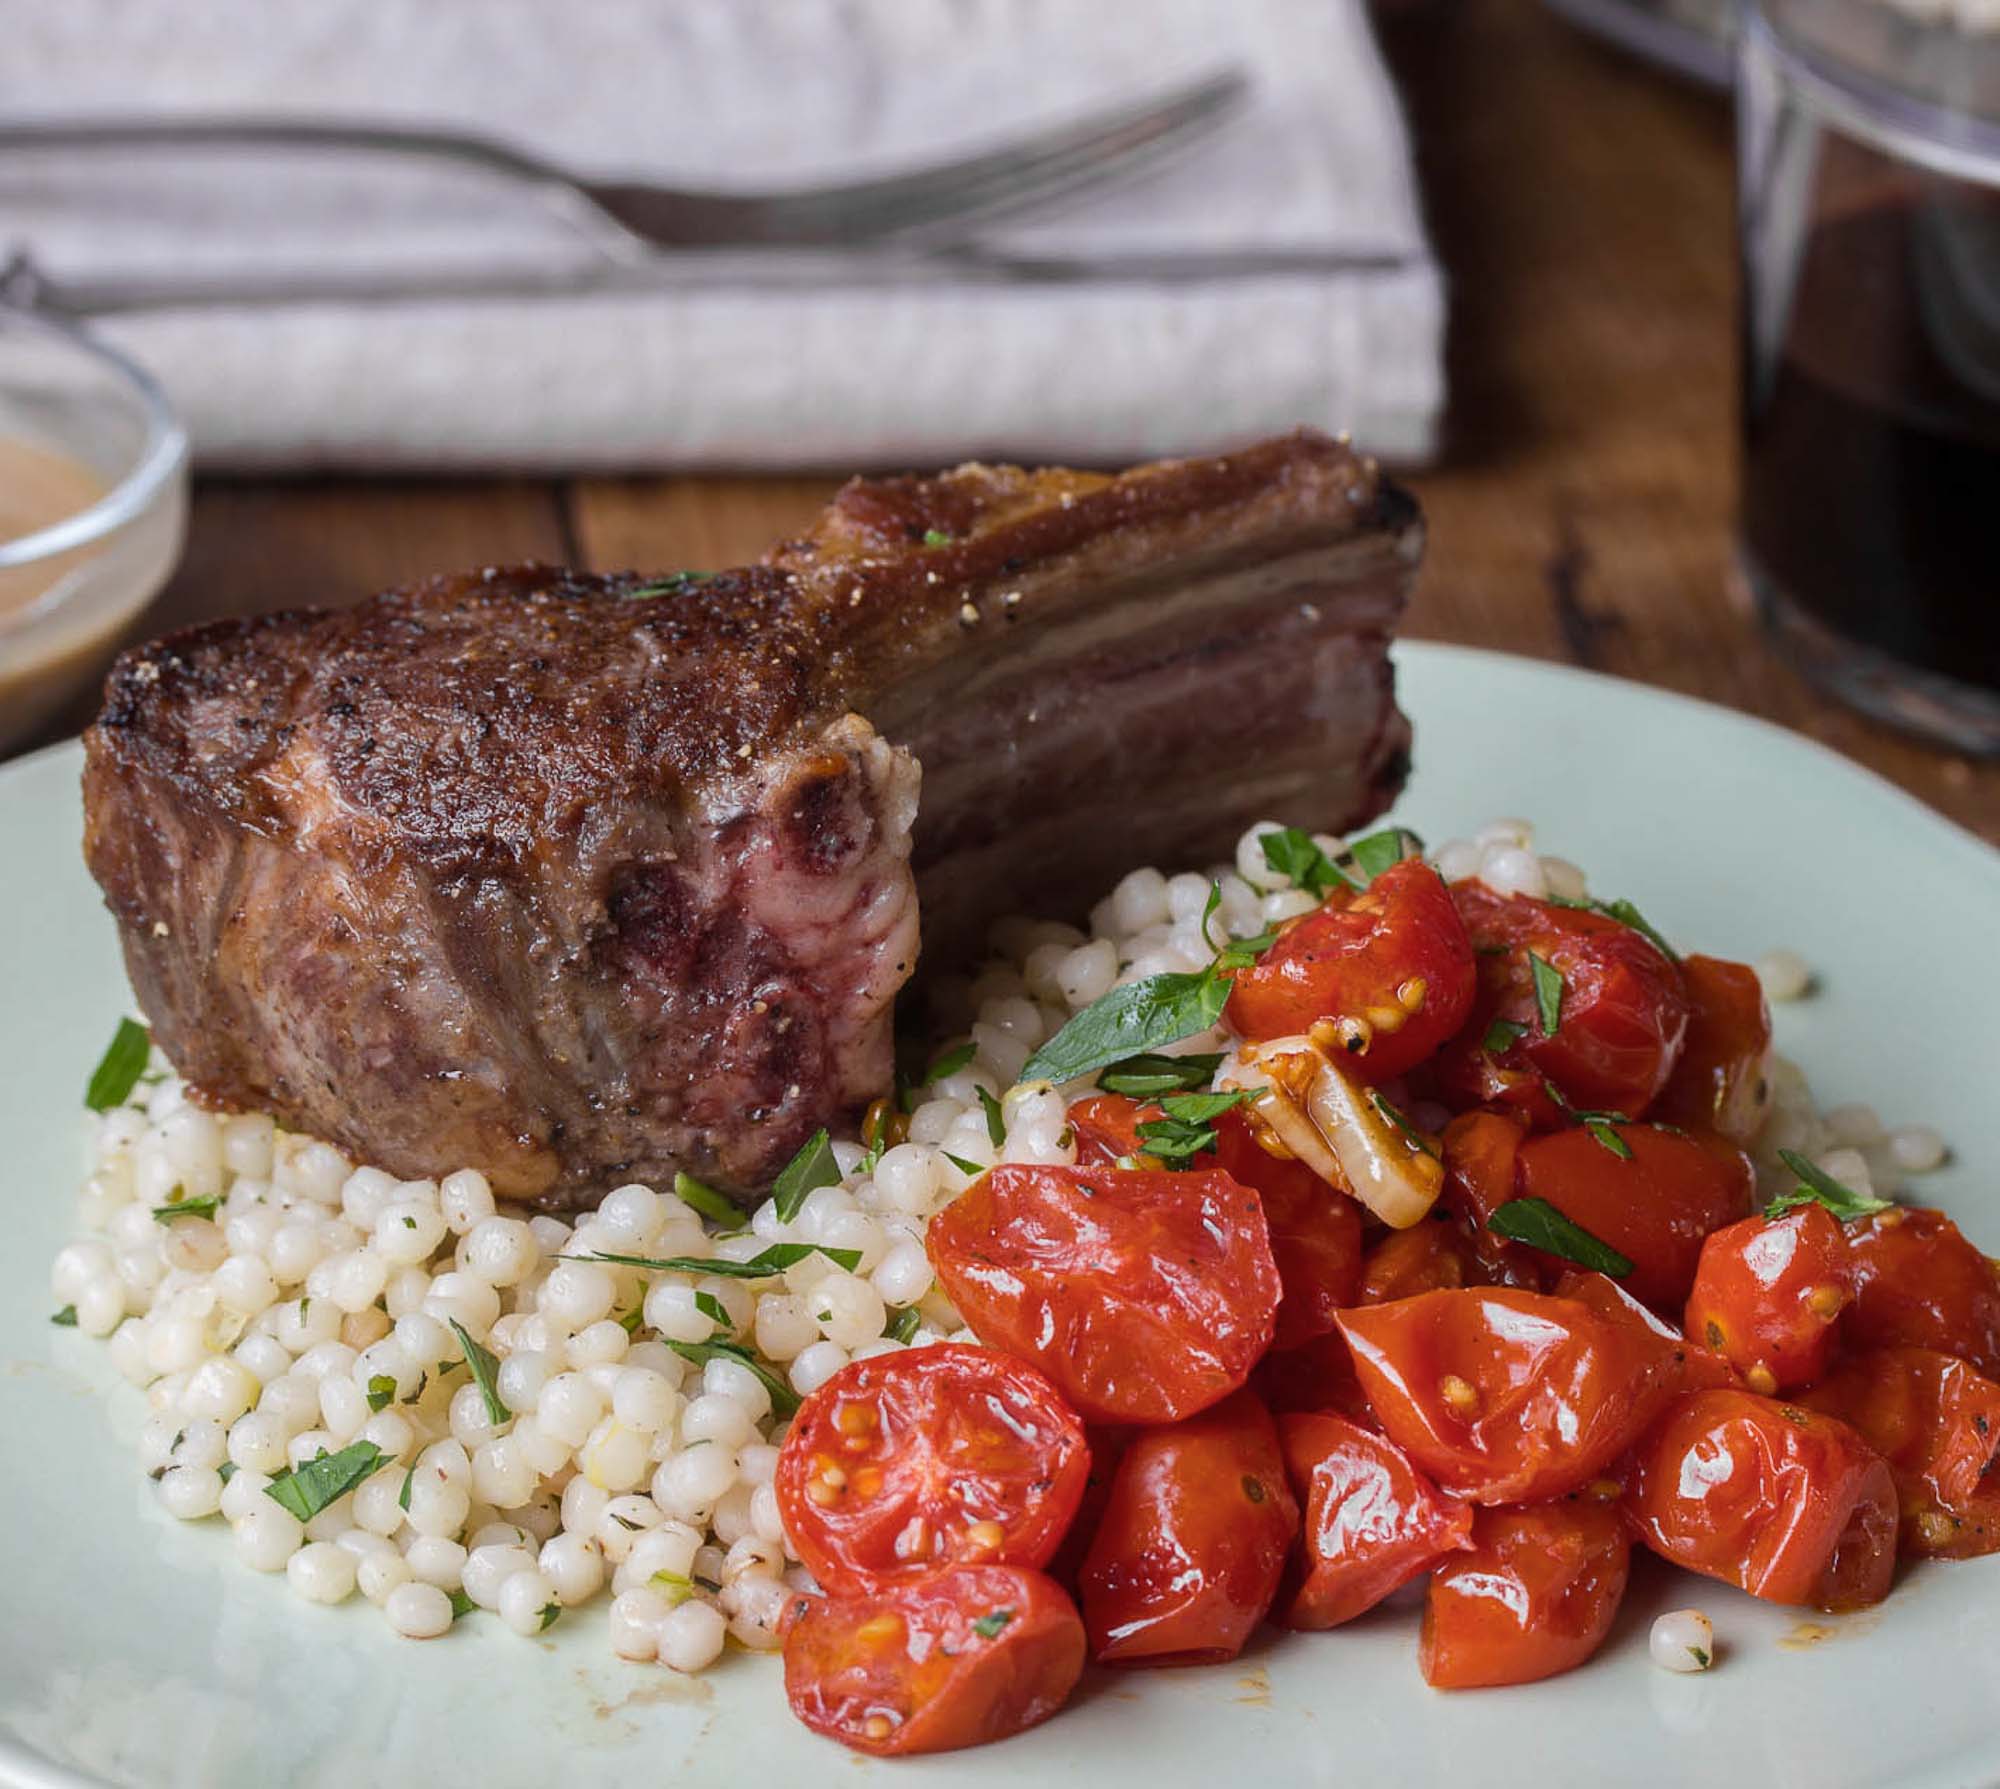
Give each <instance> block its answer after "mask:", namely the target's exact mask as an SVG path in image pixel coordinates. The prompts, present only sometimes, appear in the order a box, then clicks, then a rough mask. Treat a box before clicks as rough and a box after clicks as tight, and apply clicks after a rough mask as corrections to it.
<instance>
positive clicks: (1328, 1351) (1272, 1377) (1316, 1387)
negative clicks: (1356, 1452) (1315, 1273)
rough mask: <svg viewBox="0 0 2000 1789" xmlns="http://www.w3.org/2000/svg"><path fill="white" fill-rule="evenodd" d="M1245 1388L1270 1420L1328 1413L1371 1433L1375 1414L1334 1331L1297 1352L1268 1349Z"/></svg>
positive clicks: (1342, 1341) (1342, 1340)
mask: <svg viewBox="0 0 2000 1789" xmlns="http://www.w3.org/2000/svg"><path fill="white" fill-rule="evenodd" d="M1250 1386H1251V1389H1252V1390H1253V1391H1255V1392H1256V1393H1257V1395H1258V1396H1259V1397H1261V1398H1262V1399H1263V1400H1264V1402H1265V1404H1266V1405H1267V1406H1268V1407H1269V1408H1270V1410H1271V1411H1272V1413H1273V1414H1276V1413H1278V1412H1281V1411H1286V1410H1330V1411H1332V1412H1333V1413H1334V1414H1335V1415H1336V1416H1344V1417H1346V1418H1347V1419H1348V1421H1349V1422H1356V1423H1359V1424H1361V1425H1362V1427H1363V1428H1370V1429H1372V1428H1373V1427H1375V1413H1374V1411H1372V1410H1371V1409H1369V1407H1368V1399H1367V1398H1366V1397H1365V1396H1364V1395H1363V1393H1362V1390H1361V1381H1360V1380H1359V1379H1357V1378H1356V1377H1355V1376H1354V1356H1353V1355H1352V1354H1350V1353H1349V1352H1348V1349H1347V1338H1346V1337H1344V1336H1343V1335H1342V1334H1341V1333H1340V1332H1339V1330H1337V1329H1336V1330H1335V1331H1334V1332H1333V1333H1332V1334H1331V1335H1323V1336H1315V1337H1314V1338H1313V1339H1312V1340H1311V1341H1310V1342H1306V1343H1303V1344H1302V1345H1301V1346H1299V1347H1297V1348H1273V1349H1272V1350H1271V1352H1270V1353H1269V1354H1267V1355H1265V1356H1264V1358H1263V1359H1262V1360H1260V1361H1259V1362H1258V1363H1257V1370H1256V1372H1255V1373H1253V1374H1252V1375H1251V1376H1250Z"/></svg>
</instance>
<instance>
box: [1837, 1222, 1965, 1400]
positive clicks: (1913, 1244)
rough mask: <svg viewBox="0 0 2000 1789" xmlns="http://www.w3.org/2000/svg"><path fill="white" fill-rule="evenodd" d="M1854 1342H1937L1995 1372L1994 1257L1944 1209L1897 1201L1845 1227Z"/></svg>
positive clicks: (1849, 1316) (1877, 1345)
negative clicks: (1894, 1206)
mask: <svg viewBox="0 0 2000 1789" xmlns="http://www.w3.org/2000/svg"><path fill="white" fill-rule="evenodd" d="M1847 1250H1848V1256H1849V1259H1850V1260H1852V1262H1853V1263H1854V1303H1853V1304H1852V1305H1851V1306H1850V1307H1849V1309H1848V1312H1847V1319H1846V1322H1845V1324H1844V1325H1843V1327H1844V1328H1845V1329H1846V1331H1847V1337H1848V1340H1849V1341H1850V1342H1852V1343H1853V1344H1854V1346H1856V1347H1857V1348H1900V1347H1909V1348H1935V1349H1936V1350H1937V1351H1938V1352H1939V1353H1940V1354H1956V1355H1957V1356H1958V1357H1959V1359H1961V1360H1969V1361H1971V1362H1972V1364H1973V1365H1974V1366H1975V1367H1977V1368H1978V1369H1979V1370H1980V1371H1981V1372H1982V1373H1985V1374H1987V1375H1989V1376H1991V1377H1996V1378H2000V1284H1996V1282H1995V1279H1994V1272H1993V1264H1992V1262H1990V1261H1988V1260H1987V1259H1986V1257H1985V1256H1984V1255H1982V1254H1981V1253H1980V1252H1979V1251H1978V1250H1977V1249H1976V1248H1974V1247H1973V1246H1972V1244H1971V1243H1969V1242H1967V1241H1966V1240H1965V1238H1964V1236H1962V1235H1961V1234H1960V1233H1959V1228H1958V1226H1957V1225H1956V1224H1954V1223H1953V1222H1952V1221H1951V1219H1950V1218H1948V1217H1946V1216H1945V1215H1944V1213H1943V1212H1941V1211H1928V1210H1921V1209H1910V1208H1904V1207H1898V1208H1897V1209H1895V1210H1893V1211H1884V1212H1878V1213H1877V1214H1876V1215H1875V1216H1874V1217H1870V1218H1862V1219H1861V1220H1860V1221H1859V1222H1857V1223H1853V1224H1850V1225H1848V1227H1847Z"/></svg>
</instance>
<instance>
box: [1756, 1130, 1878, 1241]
mask: <svg viewBox="0 0 2000 1789" xmlns="http://www.w3.org/2000/svg"><path fill="white" fill-rule="evenodd" d="M1778 1159H1779V1160H1780V1161H1781V1162H1783V1163H1784V1164H1785V1166H1786V1167H1788V1168H1789V1169H1791V1171H1792V1172H1793V1173H1794V1174H1796V1175H1797V1176H1798V1177H1799V1184H1798V1185H1797V1186H1795V1187H1794V1188H1792V1190H1791V1191H1790V1192H1788V1193H1780V1194H1779V1195H1778V1196H1777V1197H1776V1198H1775V1199H1773V1200H1772V1201H1771V1203H1770V1204H1768V1205H1767V1206H1765V1207H1764V1215H1765V1216H1766V1217H1767V1218H1776V1217H1783V1216H1784V1215H1785V1213H1786V1212H1788V1211H1795V1210H1797V1209H1798V1207H1799V1206H1801V1205H1824V1206H1825V1207H1826V1209H1827V1210H1828V1211H1830V1212H1832V1213H1833V1215H1834V1216H1835V1217H1837V1218H1839V1219H1840V1221H1841V1222H1842V1223H1844V1224H1846V1223H1852V1222H1853V1221H1854V1220H1855V1219H1856V1218H1865V1217H1873V1216H1874V1215H1875V1213H1876V1212H1878V1211H1887V1210H1888V1209H1889V1208H1890V1206H1892V1205H1893V1204H1894V1203H1895V1201H1894V1200H1893V1199H1878V1198H1876V1197H1875V1196H1874V1194H1872V1193H1857V1192H1856V1191H1855V1190H1854V1189H1853V1188H1852V1187H1851V1186H1844V1185H1842V1183H1841V1182H1839V1181H1838V1180H1835V1179H1834V1177H1833V1176H1832V1175H1831V1174H1829V1173H1828V1172H1827V1171H1826V1170H1825V1169H1824V1168H1822V1167H1820V1166H1818V1165H1817V1164H1816V1163H1814V1162H1809V1161H1807V1160H1806V1158H1805V1157H1804V1156H1802V1155H1800V1154H1798V1153H1797V1151H1795V1150H1790V1149H1781V1150H1779V1151H1778Z"/></svg>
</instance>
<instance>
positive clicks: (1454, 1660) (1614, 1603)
mask: <svg viewBox="0 0 2000 1789" xmlns="http://www.w3.org/2000/svg"><path fill="white" fill-rule="evenodd" d="M1631 1556H1632V1548H1631V1543H1630V1541H1628V1540H1627V1538H1626V1535H1625V1529H1624V1525H1623V1524H1622V1523H1621V1522H1620V1521H1619V1519H1618V1512H1617V1510H1616V1509H1615V1508H1613V1507H1611V1506H1610V1505H1608V1504H1603V1503H1595V1502H1590V1501H1588V1500H1584V1499H1580V1498H1569V1499H1565V1500H1564V1501H1563V1502H1561V1503H1538V1504H1532V1505H1529V1506H1528V1507H1526V1508H1519V1509H1482V1510H1481V1511H1480V1512H1479V1514H1478V1515H1477V1516H1476V1517H1474V1518H1473V1524H1472V1548H1471V1551H1469V1552H1465V1553H1454V1554H1452V1555H1451V1557H1450V1558H1448V1559H1447V1560H1446V1561H1445V1562H1444V1563H1443V1564H1442V1565H1441V1566H1439V1567H1438V1569H1437V1572H1436V1573H1435V1575H1434V1576H1433V1577H1432V1578H1431V1585H1430V1593H1429V1595H1428V1596H1427V1597H1426V1598H1425V1600H1424V1625H1423V1632H1422V1636H1421V1637H1420V1639H1419V1640H1418V1643H1417V1662H1418V1664H1419V1665H1420V1666H1422V1668H1423V1673H1424V1681H1425V1682H1426V1683H1428V1684H1429V1685H1430V1686H1431V1687H1432V1688H1433V1689H1439V1690H1471V1689H1481V1688H1485V1687H1488V1686H1491V1685H1496V1684H1507V1683H1534V1682H1536V1681H1538V1680H1539V1679H1541V1678H1544V1677H1554V1676H1555V1675H1556V1674H1557V1673H1558V1672H1562V1671H1573V1670H1575V1668H1576V1667H1577V1666H1578V1665H1580V1664H1582V1663H1583V1662H1584V1660H1585V1659H1587V1658H1589V1657H1590V1655H1591V1654H1592V1653H1594V1652H1595V1651H1596V1650H1597V1649H1598V1647H1599V1646H1601V1645H1602V1644H1603V1643H1604V1636H1605V1635H1606V1634H1608V1633H1609V1632H1610V1631H1611V1623H1612V1621H1613V1619H1614V1618H1615V1617H1616V1616H1617V1614H1618V1605H1619V1603H1620V1602H1621V1601H1622V1600H1623V1599H1624V1596H1625V1582H1626V1578H1627V1576H1628V1574H1629V1571H1630V1567H1631Z"/></svg>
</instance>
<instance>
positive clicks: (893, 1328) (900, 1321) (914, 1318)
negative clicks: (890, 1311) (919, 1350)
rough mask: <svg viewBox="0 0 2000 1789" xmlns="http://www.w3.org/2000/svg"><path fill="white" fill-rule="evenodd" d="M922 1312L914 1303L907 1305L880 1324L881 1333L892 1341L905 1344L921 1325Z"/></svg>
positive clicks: (922, 1320)
mask: <svg viewBox="0 0 2000 1789" xmlns="http://www.w3.org/2000/svg"><path fill="white" fill-rule="evenodd" d="M923 1322H924V1319H923V1314H922V1313H921V1312H920V1311H919V1310H918V1309H917V1307H916V1306H915V1305H907V1306H905V1307H904V1308H903V1309H902V1310H900V1311H897V1312H896V1313H895V1314H894V1315H893V1316H892V1317H890V1319H889V1321H888V1322H887V1323H885V1324H883V1325H882V1333H883V1334H884V1335H885V1336H887V1337H888V1338H889V1340H890V1341H892V1342H902V1343H905V1344H907V1343H908V1342H909V1339H910V1338H911V1337H912V1336H913V1335H915V1334H916V1333H917V1331H918V1330H919V1329H921V1328H922V1327H923Z"/></svg>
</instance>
